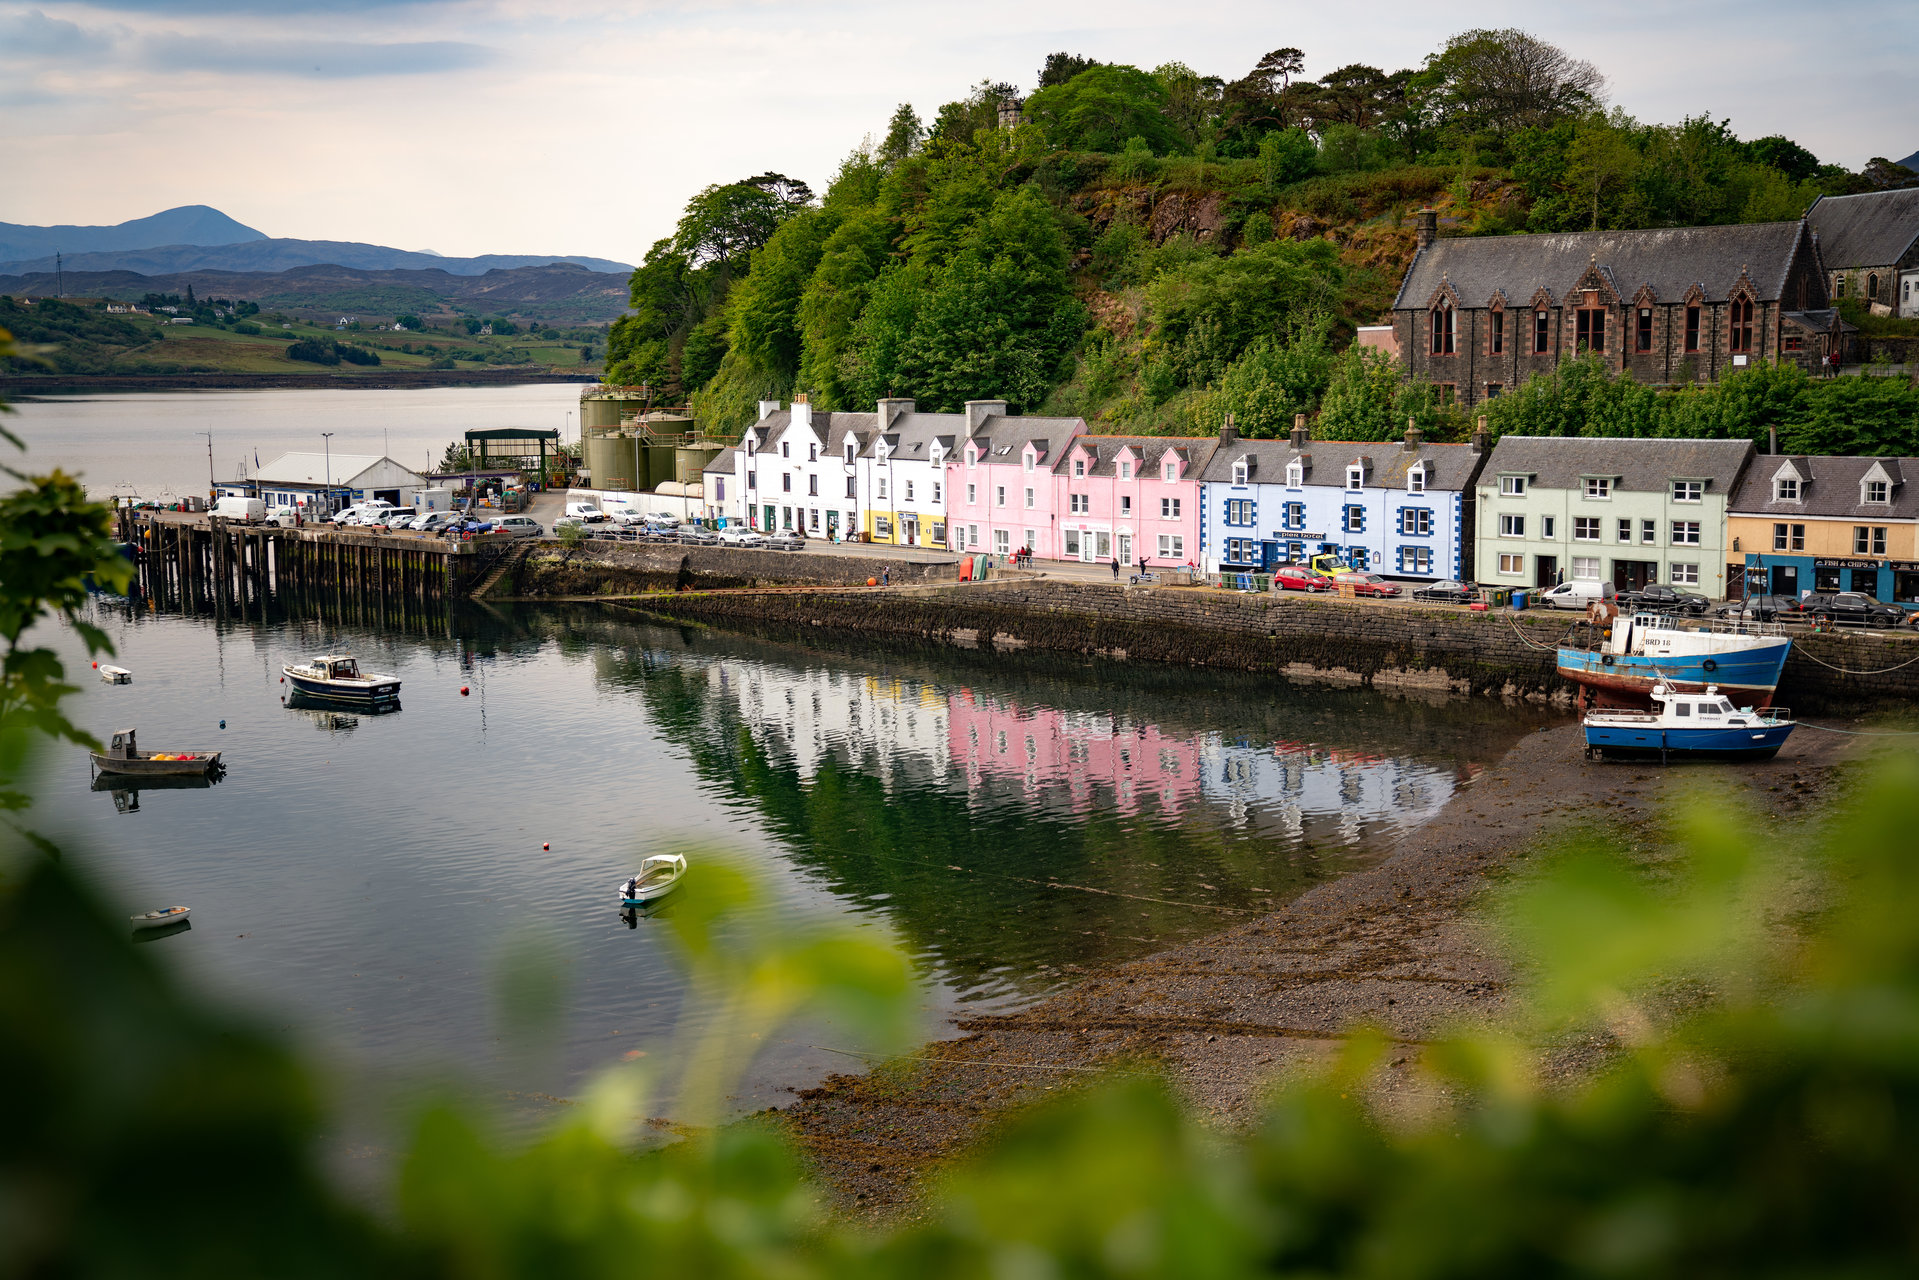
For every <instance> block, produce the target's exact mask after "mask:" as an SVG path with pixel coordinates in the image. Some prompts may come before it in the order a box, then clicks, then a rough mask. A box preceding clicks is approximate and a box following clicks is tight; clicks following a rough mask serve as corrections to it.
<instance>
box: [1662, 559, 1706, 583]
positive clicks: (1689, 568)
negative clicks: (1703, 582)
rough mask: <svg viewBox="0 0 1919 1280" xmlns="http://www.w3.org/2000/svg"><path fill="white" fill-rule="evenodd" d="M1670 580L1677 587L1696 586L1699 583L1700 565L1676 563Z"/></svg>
mask: <svg viewBox="0 0 1919 1280" xmlns="http://www.w3.org/2000/svg"><path fill="white" fill-rule="evenodd" d="M1668 581H1670V582H1671V583H1672V585H1673V586H1675V587H1696V586H1698V585H1699V566H1698V565H1696V564H1677V563H1675V564H1674V565H1673V567H1672V572H1671V574H1670V576H1669V577H1668Z"/></svg>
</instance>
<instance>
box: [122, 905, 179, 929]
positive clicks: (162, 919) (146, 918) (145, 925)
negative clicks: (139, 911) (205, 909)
mask: <svg viewBox="0 0 1919 1280" xmlns="http://www.w3.org/2000/svg"><path fill="white" fill-rule="evenodd" d="M192 914H193V908H192V907H161V908H160V909H159V910H158V911H149V912H147V913H146V914H145V915H138V916H134V917H132V919H133V927H134V928H135V929H164V928H166V927H168V926H169V925H176V924H181V923H183V922H184V921H185V920H186V918H187V917H188V916H190V915H192Z"/></svg>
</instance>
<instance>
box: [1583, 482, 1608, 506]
mask: <svg viewBox="0 0 1919 1280" xmlns="http://www.w3.org/2000/svg"><path fill="white" fill-rule="evenodd" d="M1586 497H1587V498H1588V499H1589V500H1591V501H1593V502H1611V501H1612V477H1611V476H1587V477H1586Z"/></svg>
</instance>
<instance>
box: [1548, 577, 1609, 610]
mask: <svg viewBox="0 0 1919 1280" xmlns="http://www.w3.org/2000/svg"><path fill="white" fill-rule="evenodd" d="M1534 596H1535V599H1534V601H1533V603H1534V605H1535V606H1536V607H1538V608H1541V609H1581V610H1583V609H1584V608H1585V607H1586V606H1587V605H1589V604H1591V603H1592V602H1593V601H1595V600H1610V599H1612V598H1613V590H1612V583H1610V582H1599V581H1596V580H1594V579H1592V578H1574V579H1573V580H1572V581H1571V582H1562V583H1560V584H1559V585H1558V586H1556V587H1547V588H1546V589H1545V590H1543V591H1537V592H1534Z"/></svg>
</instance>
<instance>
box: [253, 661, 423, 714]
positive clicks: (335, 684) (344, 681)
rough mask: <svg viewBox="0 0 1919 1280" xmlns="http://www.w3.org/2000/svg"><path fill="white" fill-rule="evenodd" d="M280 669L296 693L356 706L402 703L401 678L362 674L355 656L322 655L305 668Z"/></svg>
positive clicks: (395, 704)
mask: <svg viewBox="0 0 1919 1280" xmlns="http://www.w3.org/2000/svg"><path fill="white" fill-rule="evenodd" d="M280 670H281V671H282V672H284V673H285V674H286V678H287V683H289V684H291V685H292V686H293V688H294V690H295V691H296V692H299V693H304V694H306V695H307V696H308V697H311V698H324V699H326V700H327V701H328V702H340V703H349V704H351V705H353V706H356V707H390V706H398V705H399V702H400V677H398V676H389V675H381V674H379V673H377V672H372V671H366V672H363V671H361V670H360V660H359V659H358V658H355V657H354V656H353V655H352V654H347V653H328V654H321V655H319V656H318V657H315V658H313V659H312V660H311V661H309V662H307V663H305V664H304V665H301V666H285V667H281V668H280Z"/></svg>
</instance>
